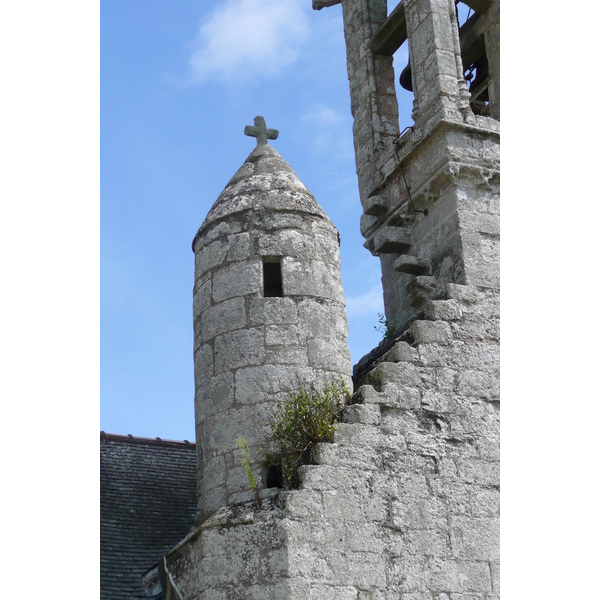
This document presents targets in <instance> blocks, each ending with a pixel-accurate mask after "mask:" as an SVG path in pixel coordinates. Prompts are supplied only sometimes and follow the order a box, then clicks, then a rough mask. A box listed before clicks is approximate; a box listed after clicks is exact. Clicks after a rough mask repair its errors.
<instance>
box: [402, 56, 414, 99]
mask: <svg viewBox="0 0 600 600" xmlns="http://www.w3.org/2000/svg"><path fill="white" fill-rule="evenodd" d="M400 85H401V86H402V87H403V88H404V89H405V90H408V91H409V92H412V91H413V85H412V71H411V68H410V60H409V61H408V64H407V65H406V66H405V67H404V69H403V70H402V73H400Z"/></svg>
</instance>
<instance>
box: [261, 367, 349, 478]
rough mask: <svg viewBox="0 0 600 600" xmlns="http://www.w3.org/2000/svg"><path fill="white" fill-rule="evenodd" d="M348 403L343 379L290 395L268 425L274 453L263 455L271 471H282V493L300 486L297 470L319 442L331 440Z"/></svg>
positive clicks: (307, 459)
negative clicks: (273, 442)
mask: <svg viewBox="0 0 600 600" xmlns="http://www.w3.org/2000/svg"><path fill="white" fill-rule="evenodd" d="M349 400H350V391H349V390H348V386H347V384H346V382H345V381H344V380H343V379H341V378H340V379H339V380H335V381H332V382H329V383H324V384H323V385H322V386H320V387H317V386H316V385H314V384H313V385H311V386H310V388H308V389H304V388H300V390H299V391H298V392H294V393H291V394H290V397H289V399H288V400H286V401H285V402H283V403H282V404H281V405H280V406H279V407H278V408H277V409H276V411H275V414H274V415H273V418H272V419H271V420H270V421H269V427H270V428H271V432H272V434H273V438H274V441H275V444H276V446H277V451H276V452H272V453H267V454H266V459H267V464H268V465H269V466H270V467H274V468H277V469H281V479H282V484H283V487H284V488H285V489H292V488H296V487H298V485H299V477H298V469H299V467H300V466H301V465H303V464H307V463H308V461H309V459H310V451H311V449H312V448H313V446H314V445H315V444H318V443H319V442H330V441H331V440H332V438H333V432H334V431H335V427H336V423H337V422H338V420H339V416H340V413H341V412H342V409H343V408H344V406H346V404H348V402H349Z"/></svg>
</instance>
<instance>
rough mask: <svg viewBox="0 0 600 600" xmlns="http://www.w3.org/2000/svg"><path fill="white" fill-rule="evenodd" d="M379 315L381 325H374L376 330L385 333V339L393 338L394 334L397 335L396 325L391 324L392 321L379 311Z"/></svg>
mask: <svg viewBox="0 0 600 600" xmlns="http://www.w3.org/2000/svg"><path fill="white" fill-rule="evenodd" d="M377 317H378V319H377V321H378V322H379V325H373V329H375V331H379V333H381V335H383V339H384V340H389V339H391V338H393V337H394V335H396V327H395V326H394V325H392V324H390V322H389V321H388V320H387V319H386V318H385V315H383V314H381V313H377Z"/></svg>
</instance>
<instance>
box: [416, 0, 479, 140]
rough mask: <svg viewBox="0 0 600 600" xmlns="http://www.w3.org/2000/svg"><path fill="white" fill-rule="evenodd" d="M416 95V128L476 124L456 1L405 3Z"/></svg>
mask: <svg viewBox="0 0 600 600" xmlns="http://www.w3.org/2000/svg"><path fill="white" fill-rule="evenodd" d="M404 4H405V6H406V9H405V10H406V29H407V33H408V41H409V55H410V63H411V70H412V80H413V90H414V94H415V98H414V105H413V119H414V121H415V127H420V128H421V129H422V132H423V134H426V133H427V132H428V131H429V130H431V129H432V128H433V126H434V125H435V124H436V123H437V122H439V121H440V120H442V119H444V120H449V121H455V122H458V123H462V122H464V121H465V120H471V121H474V119H473V115H472V113H471V109H470V108H469V98H470V95H469V91H468V89H467V85H466V82H465V80H464V77H463V69H462V61H461V58H460V43H459V36H458V23H457V19H456V12H455V8H454V2H453V0H404Z"/></svg>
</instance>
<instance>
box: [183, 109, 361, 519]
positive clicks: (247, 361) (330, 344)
mask: <svg viewBox="0 0 600 600" xmlns="http://www.w3.org/2000/svg"><path fill="white" fill-rule="evenodd" d="M254 123H255V126H254V127H246V130H245V133H246V135H251V136H254V137H256V138H257V146H256V148H255V149H254V150H253V152H252V153H251V154H250V155H249V156H248V158H247V159H246V161H245V162H244V164H243V165H242V166H241V167H240V169H239V170H238V172H237V173H236V174H235V175H234V176H233V178H232V179H231V181H230V182H229V183H228V184H227V186H226V187H225V189H224V190H223V192H222V193H221V194H220V196H219V197H218V198H217V200H216V202H215V203H214V205H213V206H212V208H211V210H210V211H209V213H208V215H207V217H206V219H205V220H204V223H203V224H202V226H201V227H200V229H199V230H198V233H197V234H196V237H195V238H194V241H193V244H192V248H193V250H194V253H195V256H196V272H195V284H194V364H195V384H196V399H195V411H196V440H197V452H198V496H199V506H200V513H201V516H203V517H207V516H208V515H210V514H211V513H212V512H214V511H215V510H216V509H218V508H221V507H224V506H226V505H230V504H235V503H239V502H243V501H245V500H250V499H251V494H250V491H249V486H248V480H247V478H246V473H245V471H244V469H243V468H242V467H241V466H240V463H239V456H238V455H237V453H235V451H236V449H237V445H236V439H237V438H238V437H243V438H245V439H246V440H247V442H248V445H249V452H250V457H251V461H252V463H251V464H252V468H253V470H254V472H255V474H256V475H260V476H261V477H262V479H263V483H267V473H266V472H265V468H264V466H263V465H262V462H263V461H264V457H263V456H262V454H261V449H262V450H267V449H269V427H268V420H269V417H270V415H271V413H272V411H273V408H274V406H275V405H276V404H278V403H279V402H280V401H282V400H283V399H285V398H286V397H287V394H288V392H289V391H293V390H297V389H298V387H299V386H302V385H304V386H306V385H309V384H311V383H313V382H317V383H318V382H320V381H323V380H328V379H332V378H339V377H340V376H343V377H345V378H346V379H347V380H348V382H349V384H350V372H351V363H350V352H349V350H348V346H347V337H348V324H347V320H346V312H345V298H344V290H343V288H342V281H341V272H340V254H339V236H338V232H337V229H336V228H335V227H334V225H333V224H332V222H331V221H330V220H329V218H328V217H327V215H326V214H325V213H324V212H323V209H322V208H321V207H320V206H319V204H318V203H317V202H316V201H315V199H314V197H313V195H312V194H311V193H310V192H309V191H308V190H307V189H306V187H305V186H304V185H303V184H302V183H301V182H300V180H299V179H298V177H297V175H296V174H295V173H294V171H293V170H292V168H291V167H290V166H289V165H288V164H287V163H286V162H285V161H284V160H283V158H282V157H281V156H280V155H279V153H278V152H277V151H276V150H275V149H274V148H273V147H271V146H270V145H269V144H268V142H267V139H275V138H276V137H277V134H278V132H277V131H275V130H273V129H267V128H266V126H265V122H264V119H263V118H262V117H256V118H255V120H254ZM350 385H351V384H350ZM234 453H235V454H234Z"/></svg>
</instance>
